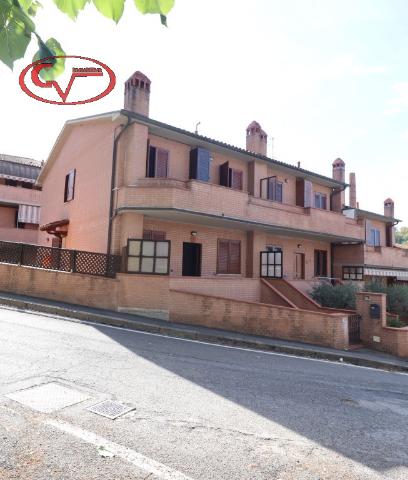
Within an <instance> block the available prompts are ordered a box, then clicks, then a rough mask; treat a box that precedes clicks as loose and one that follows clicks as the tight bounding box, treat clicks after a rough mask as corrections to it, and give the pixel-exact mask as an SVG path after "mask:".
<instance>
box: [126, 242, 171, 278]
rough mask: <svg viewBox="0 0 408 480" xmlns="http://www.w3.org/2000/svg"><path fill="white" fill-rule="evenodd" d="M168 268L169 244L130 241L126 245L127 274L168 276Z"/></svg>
mask: <svg viewBox="0 0 408 480" xmlns="http://www.w3.org/2000/svg"><path fill="white" fill-rule="evenodd" d="M169 267H170V242H169V241H168V240H164V241H154V240H143V239H131V238H129V240H128V245H127V271H128V273H151V274H155V275H168V274H169Z"/></svg>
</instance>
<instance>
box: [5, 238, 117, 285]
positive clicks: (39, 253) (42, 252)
mask: <svg viewBox="0 0 408 480" xmlns="http://www.w3.org/2000/svg"><path fill="white" fill-rule="evenodd" d="M0 262H1V263H12V264H15V265H25V266H28V267H36V268H45V269H48V270H59V271H62V272H71V273H84V274H87V275H98V276H101V277H111V278H113V277H115V276H116V273H117V272H119V271H120V267H121V257H120V256H119V255H106V254H105V253H96V252H84V251H81V250H67V249H64V248H53V247H43V246H40V245H30V244H25V243H14V242H2V241H0Z"/></svg>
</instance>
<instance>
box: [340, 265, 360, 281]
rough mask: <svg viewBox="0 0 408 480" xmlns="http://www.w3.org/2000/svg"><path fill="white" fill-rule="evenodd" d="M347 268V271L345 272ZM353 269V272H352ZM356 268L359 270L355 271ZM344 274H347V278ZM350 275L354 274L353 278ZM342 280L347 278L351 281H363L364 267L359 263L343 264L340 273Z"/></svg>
mask: <svg viewBox="0 0 408 480" xmlns="http://www.w3.org/2000/svg"><path fill="white" fill-rule="evenodd" d="M346 270H348V272H346ZM353 270H354V272H353ZM357 270H360V272H357ZM345 275H349V277H348V278H346V276H345ZM351 275H354V277H355V278H352V277H351ZM360 275H361V278H357V276H360ZM341 278H342V280H348V281H351V282H363V281H364V267H363V266H361V265H357V266H356V265H343V267H342V275H341Z"/></svg>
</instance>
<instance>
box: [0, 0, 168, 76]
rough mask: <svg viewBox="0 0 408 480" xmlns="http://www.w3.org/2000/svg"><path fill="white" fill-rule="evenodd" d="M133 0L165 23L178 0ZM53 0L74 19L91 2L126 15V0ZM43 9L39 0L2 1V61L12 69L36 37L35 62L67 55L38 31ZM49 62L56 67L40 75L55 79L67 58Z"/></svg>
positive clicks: (115, 14) (108, 11)
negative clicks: (40, 14)
mask: <svg viewBox="0 0 408 480" xmlns="http://www.w3.org/2000/svg"><path fill="white" fill-rule="evenodd" d="M133 1H134V3H135V5H136V8H137V9H138V10H139V11H140V12H141V13H143V14H147V13H153V14H157V15H160V19H161V22H162V24H163V25H165V26H166V25H167V14H168V13H169V12H170V10H171V9H172V8H173V6H174V2H175V0H133ZM54 3H55V4H56V6H57V7H58V8H59V10H61V11H62V12H64V13H65V14H67V15H68V16H69V17H70V18H71V19H72V20H74V21H75V20H76V18H77V16H78V14H79V12H80V11H81V10H83V9H84V8H85V6H86V5H87V4H88V3H93V5H94V6H95V7H96V9H97V10H98V11H99V12H100V13H101V14H102V15H104V16H105V17H107V18H110V19H112V20H113V21H114V22H116V23H118V22H119V20H120V19H121V17H122V14H123V8H124V4H125V0H54ZM40 8H42V5H41V3H40V2H39V1H38V0H0V61H2V62H3V63H5V64H6V65H7V66H8V67H10V68H11V69H13V65H14V62H15V61H16V60H18V59H19V58H23V57H24V55H25V53H26V50H27V47H28V45H29V44H30V42H31V40H33V39H34V40H36V41H37V42H38V52H37V53H36V54H35V55H34V58H33V61H36V60H41V59H47V58H48V57H54V56H60V55H65V52H64V50H63V49H62V47H61V45H60V43H59V42H58V41H57V40H56V39H55V38H49V39H48V40H47V41H43V39H42V38H41V36H40V34H39V33H38V32H37V31H36V26H35V23H34V19H35V16H36V14H37V12H38V10H39V9H40ZM48 63H52V65H53V66H52V68H47V69H42V70H41V73H40V75H42V76H44V78H46V79H50V78H55V77H57V76H58V75H60V74H61V73H62V72H63V71H64V59H58V60H56V59H50V60H49V61H48Z"/></svg>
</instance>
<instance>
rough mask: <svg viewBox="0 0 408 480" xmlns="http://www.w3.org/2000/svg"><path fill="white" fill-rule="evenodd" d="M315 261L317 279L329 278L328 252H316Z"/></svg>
mask: <svg viewBox="0 0 408 480" xmlns="http://www.w3.org/2000/svg"><path fill="white" fill-rule="evenodd" d="M314 260H315V262H314V265H315V277H327V251H326V250H315V252H314Z"/></svg>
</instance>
